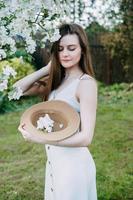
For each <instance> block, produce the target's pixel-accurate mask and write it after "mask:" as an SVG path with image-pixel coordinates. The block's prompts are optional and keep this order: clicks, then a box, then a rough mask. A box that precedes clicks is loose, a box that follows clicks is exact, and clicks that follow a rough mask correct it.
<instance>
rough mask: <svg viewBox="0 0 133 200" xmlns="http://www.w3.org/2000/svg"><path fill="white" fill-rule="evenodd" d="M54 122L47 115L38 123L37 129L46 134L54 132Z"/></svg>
mask: <svg viewBox="0 0 133 200" xmlns="http://www.w3.org/2000/svg"><path fill="white" fill-rule="evenodd" d="M53 126H54V121H53V120H52V119H51V118H50V117H49V115H48V114H46V115H45V116H44V117H40V118H39V119H38V121H37V129H42V130H44V131H46V132H48V133H49V132H52V128H53Z"/></svg>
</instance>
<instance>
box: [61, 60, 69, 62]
mask: <svg viewBox="0 0 133 200" xmlns="http://www.w3.org/2000/svg"><path fill="white" fill-rule="evenodd" d="M62 61H63V62H69V61H71V60H62Z"/></svg>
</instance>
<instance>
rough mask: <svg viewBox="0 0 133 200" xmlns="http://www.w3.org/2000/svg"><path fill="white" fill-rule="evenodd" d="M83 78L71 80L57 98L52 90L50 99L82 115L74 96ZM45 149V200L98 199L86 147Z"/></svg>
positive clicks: (89, 155) (93, 171)
mask: <svg viewBox="0 0 133 200" xmlns="http://www.w3.org/2000/svg"><path fill="white" fill-rule="evenodd" d="M84 76H86V77H87V78H91V77H90V76H89V75H86V74H85V75H83V76H82V77H84ZM82 77H81V78H77V79H75V80H74V81H72V82H71V83H70V84H69V85H68V86H66V87H65V88H64V89H63V90H62V91H61V92H58V94H57V95H55V93H56V91H55V90H53V91H52V92H51V93H50V95H49V98H48V100H49V101H50V100H53V99H56V100H62V101H65V102H67V103H69V104H70V105H71V106H72V107H73V108H74V109H75V110H76V111H77V112H79V114H80V104H79V103H78V101H77V99H76V97H75V93H76V89H77V86H78V84H79V81H81V79H82ZM49 134H50V133H49ZM76 134H78V131H77V132H76ZM45 150H46V155H47V162H46V168H45V190H44V200H97V191H96V168H95V163H94V160H93V158H92V156H91V153H90V152H89V150H88V148H87V147H62V146H55V145H49V144H46V145H45Z"/></svg>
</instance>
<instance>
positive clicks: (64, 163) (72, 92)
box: [15, 24, 97, 200]
mask: <svg viewBox="0 0 133 200" xmlns="http://www.w3.org/2000/svg"><path fill="white" fill-rule="evenodd" d="M60 34H61V37H60V39H59V40H58V41H56V42H55V43H54V44H53V46H52V50H51V62H50V63H49V64H48V65H47V66H46V67H44V68H42V69H40V70H39V71H37V72H34V73H33V74H31V75H28V76H27V77H25V78H23V79H21V80H20V81H18V82H17V83H16V84H15V85H16V86H20V87H21V88H22V89H23V91H24V94H25V95H29V94H44V93H45V97H46V100H52V99H56V100H63V101H65V102H67V103H69V104H70V105H71V106H72V107H73V108H74V109H75V110H76V111H78V112H79V114H80V118H81V128H80V131H79V132H77V133H76V134H74V135H72V136H71V137H69V138H67V139H64V140H61V141H58V142H47V141H45V139H44V137H43V135H41V134H40V135H35V134H34V133H29V132H28V131H27V130H26V124H20V126H19V131H20V132H21V133H22V135H23V137H24V138H25V140H28V141H32V142H36V143H40V144H45V148H46V154H47V158H48V160H47V163H46V174H45V200H97V192H96V169H95V163H94V161H93V158H92V156H91V154H90V152H89V149H88V145H90V144H91V142H92V138H93V134H94V128H95V120H96V108H97V84H96V81H95V79H94V77H93V76H94V73H93V69H92V65H91V58H90V52H89V47H88V41H87V36H86V34H85V32H84V30H83V29H82V27H80V26H79V25H77V24H63V25H62V26H61V27H60ZM46 75H49V79H48V81H47V85H48V87H47V89H46V87H44V86H40V85H39V83H36V81H37V80H38V79H40V78H41V77H43V76H46ZM33 83H35V84H33ZM31 85H32V87H31V89H29V88H30V86H31Z"/></svg>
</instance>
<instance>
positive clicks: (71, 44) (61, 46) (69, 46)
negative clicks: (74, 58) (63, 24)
mask: <svg viewBox="0 0 133 200" xmlns="http://www.w3.org/2000/svg"><path fill="white" fill-rule="evenodd" d="M62 46H63V45H59V47H62ZM67 46H68V47H71V46H77V45H76V44H69V45H67Z"/></svg>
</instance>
